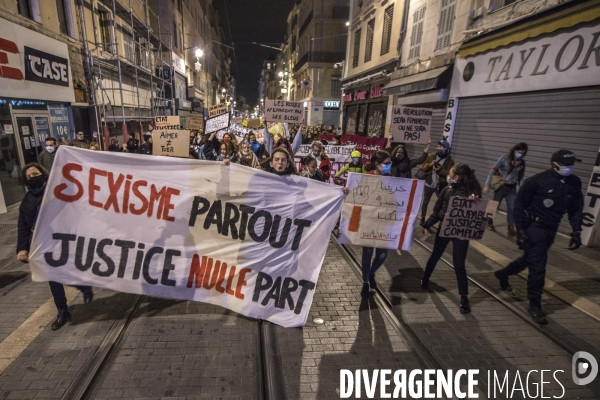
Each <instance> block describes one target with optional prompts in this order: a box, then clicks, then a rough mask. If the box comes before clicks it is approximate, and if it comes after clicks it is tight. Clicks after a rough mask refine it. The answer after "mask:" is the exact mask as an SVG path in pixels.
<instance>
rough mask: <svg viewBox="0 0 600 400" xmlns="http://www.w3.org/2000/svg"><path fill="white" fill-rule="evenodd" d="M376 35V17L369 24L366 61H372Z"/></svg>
mask: <svg viewBox="0 0 600 400" xmlns="http://www.w3.org/2000/svg"><path fill="white" fill-rule="evenodd" d="M374 35H375V18H373V19H372V20H370V21H369V23H368V24H367V41H366V43H365V62H366V63H368V62H369V61H371V56H372V55H373V36H374Z"/></svg>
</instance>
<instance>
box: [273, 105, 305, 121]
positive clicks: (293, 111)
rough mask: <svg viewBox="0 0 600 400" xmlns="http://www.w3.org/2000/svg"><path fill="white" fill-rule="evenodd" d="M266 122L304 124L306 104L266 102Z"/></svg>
mask: <svg viewBox="0 0 600 400" xmlns="http://www.w3.org/2000/svg"><path fill="white" fill-rule="evenodd" d="M265 121H268V122H293V123H296V124H301V123H303V122H304V103H302V102H296V101H284V100H265Z"/></svg>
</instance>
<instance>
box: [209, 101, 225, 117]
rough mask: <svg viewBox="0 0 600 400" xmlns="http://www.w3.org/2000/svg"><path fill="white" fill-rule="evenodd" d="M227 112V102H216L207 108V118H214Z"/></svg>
mask: <svg viewBox="0 0 600 400" xmlns="http://www.w3.org/2000/svg"><path fill="white" fill-rule="evenodd" d="M228 113H229V105H228V104H227V103H223V104H217V105H216V106H212V107H210V108H209V109H208V118H214V117H218V116H219V115H223V114H228Z"/></svg>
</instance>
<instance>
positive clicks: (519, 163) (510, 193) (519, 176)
mask: <svg viewBox="0 0 600 400" xmlns="http://www.w3.org/2000/svg"><path fill="white" fill-rule="evenodd" d="M526 154H527V143H517V144H516V145H514V146H513V147H512V148H511V149H510V150H509V151H508V154H507V155H505V156H502V157H500V158H499V159H498V161H497V162H496V165H494V168H492V170H491V171H490V173H489V174H488V177H487V180H486V181H485V187H484V188H483V194H487V193H488V192H489V190H490V184H491V183H492V178H493V177H494V175H496V174H499V175H500V176H502V177H503V178H504V184H503V185H502V186H501V187H499V188H497V189H496V190H494V200H496V201H497V202H498V204H500V203H501V202H502V199H506V222H507V224H508V232H507V233H508V236H515V235H516V234H517V231H516V230H515V227H514V217H513V208H514V206H515V199H516V198H517V186H519V185H522V184H523V181H524V180H525V160H524V159H523V157H525V155H526ZM488 229H489V230H491V231H493V232H495V231H496V228H495V227H494V220H493V219H492V218H490V219H489V220H488Z"/></svg>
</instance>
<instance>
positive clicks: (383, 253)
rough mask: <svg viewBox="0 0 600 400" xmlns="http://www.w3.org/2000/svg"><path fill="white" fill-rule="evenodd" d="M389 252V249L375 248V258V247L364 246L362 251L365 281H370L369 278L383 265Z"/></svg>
mask: <svg viewBox="0 0 600 400" xmlns="http://www.w3.org/2000/svg"><path fill="white" fill-rule="evenodd" d="M387 254H388V249H375V259H374V260H373V263H372V264H371V258H373V247H363V251H362V275H363V282H365V283H366V282H369V279H370V278H372V277H374V276H375V271H377V270H378V269H379V267H381V266H382V265H383V262H384V261H385V259H386V257H387Z"/></svg>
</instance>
